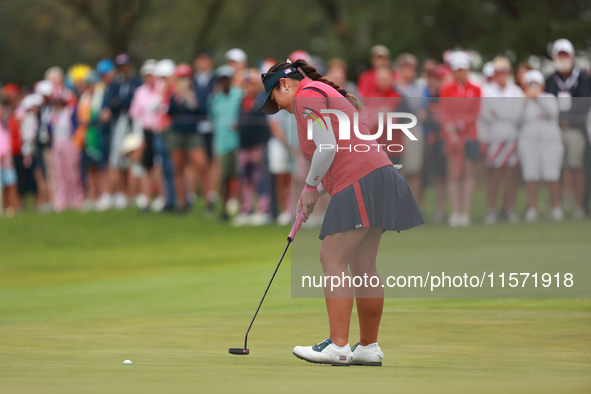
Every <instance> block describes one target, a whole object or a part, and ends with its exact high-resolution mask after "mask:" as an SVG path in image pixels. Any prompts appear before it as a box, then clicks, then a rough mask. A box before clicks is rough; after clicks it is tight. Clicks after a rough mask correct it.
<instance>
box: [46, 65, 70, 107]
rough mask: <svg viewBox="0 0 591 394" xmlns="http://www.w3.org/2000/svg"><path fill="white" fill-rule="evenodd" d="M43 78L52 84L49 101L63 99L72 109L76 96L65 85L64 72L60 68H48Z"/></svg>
mask: <svg viewBox="0 0 591 394" xmlns="http://www.w3.org/2000/svg"><path fill="white" fill-rule="evenodd" d="M44 78H45V79H46V80H48V81H50V82H51V83H52V84H53V89H52V90H51V100H56V99H63V100H65V101H66V103H67V104H68V105H69V106H71V107H73V106H75V105H76V101H77V99H76V95H75V94H74V92H72V91H71V90H70V89H68V88H67V87H66V85H65V75H64V70H63V69H62V68H61V67H58V66H54V67H50V68H48V69H47V71H45V74H44Z"/></svg>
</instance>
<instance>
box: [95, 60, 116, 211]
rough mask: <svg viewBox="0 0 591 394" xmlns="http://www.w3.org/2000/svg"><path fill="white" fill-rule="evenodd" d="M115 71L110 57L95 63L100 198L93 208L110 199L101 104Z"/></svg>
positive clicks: (106, 125) (107, 134)
mask: <svg viewBox="0 0 591 394" xmlns="http://www.w3.org/2000/svg"><path fill="white" fill-rule="evenodd" d="M116 71H117V70H116V68H115V63H114V62H113V61H112V60H111V59H101V60H99V62H98V63H97V64H96V73H97V74H98V81H97V83H96V84H95V85H94V89H93V92H92V100H91V111H92V113H98V119H96V120H95V122H96V127H97V130H98V131H99V140H100V150H101V154H100V161H99V163H98V169H99V185H100V187H99V193H100V198H99V200H98V201H97V203H96V205H95V208H98V207H99V206H101V205H105V204H108V203H110V200H111V198H110V197H109V194H108V190H109V179H108V171H106V168H107V163H108V159H109V151H110V145H111V144H110V142H111V126H110V121H109V110H108V109H106V108H104V106H103V104H104V102H105V96H106V94H107V91H108V90H109V88H110V86H111V84H112V83H113V81H114V80H115V76H116Z"/></svg>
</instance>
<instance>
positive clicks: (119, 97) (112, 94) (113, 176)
mask: <svg viewBox="0 0 591 394" xmlns="http://www.w3.org/2000/svg"><path fill="white" fill-rule="evenodd" d="M115 65H116V66H117V75H116V77H115V80H114V81H113V83H112V84H111V86H110V87H109V89H108V90H107V92H106V94H105V98H104V103H103V107H104V108H105V111H104V115H103V119H104V120H109V121H110V127H111V131H110V147H109V158H108V167H109V169H108V171H109V175H108V176H109V182H108V183H109V184H108V189H107V194H105V195H104V198H101V200H102V201H101V204H100V206H99V207H98V208H99V210H105V209H109V208H110V207H111V206H115V208H117V209H123V208H125V207H126V206H127V204H128V201H129V200H128V190H127V188H126V178H127V170H128V167H129V162H128V160H127V158H126V157H125V156H124V155H123V154H122V152H121V147H122V144H123V139H124V138H125V136H126V135H127V134H128V133H130V132H131V120H130V119H129V114H128V112H129V106H130V105H131V100H132V98H133V95H134V93H135V90H136V89H137V88H138V86H140V85H141V84H142V81H141V79H140V78H139V77H138V76H137V75H136V72H135V66H134V63H133V60H132V59H131V56H129V55H128V54H126V53H121V54H119V55H117V56H116V57H115ZM103 202H104V203H103Z"/></svg>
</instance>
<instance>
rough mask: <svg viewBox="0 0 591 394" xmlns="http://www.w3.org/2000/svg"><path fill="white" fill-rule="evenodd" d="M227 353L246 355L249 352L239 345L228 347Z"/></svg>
mask: <svg viewBox="0 0 591 394" xmlns="http://www.w3.org/2000/svg"><path fill="white" fill-rule="evenodd" d="M228 353H230V354H236V355H239V356H246V355H247V354H248V353H249V352H248V349H244V348H241V347H231V348H230V349H228Z"/></svg>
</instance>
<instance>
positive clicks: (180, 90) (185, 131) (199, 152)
mask: <svg viewBox="0 0 591 394" xmlns="http://www.w3.org/2000/svg"><path fill="white" fill-rule="evenodd" d="M175 74H176V77H177V83H176V85H175V86H174V88H173V91H172V94H171V96H170V100H169V105H168V115H170V116H171V120H172V124H171V126H170V129H169V130H168V132H167V141H166V142H167V146H168V149H169V150H170V151H171V152H172V162H173V165H174V170H175V171H174V180H175V181H174V184H175V193H176V197H177V207H178V208H179V210H180V211H181V212H186V211H187V210H188V208H189V207H190V205H191V204H193V203H194V201H195V200H196V198H197V196H196V194H195V190H196V189H197V187H196V186H197V185H196V182H195V181H198V182H199V185H200V188H201V190H202V192H203V195H204V196H205V195H207V191H208V187H209V186H208V177H207V175H208V174H207V171H206V169H207V153H206V150H205V141H204V138H203V135H202V134H200V133H199V131H198V129H197V127H198V126H197V125H198V122H199V114H198V112H197V111H198V109H199V107H200V106H201V105H203V106H205V105H207V102H203V103H201V102H199V100H197V96H196V94H195V90H194V89H193V81H192V80H193V69H192V68H191V66H189V65H188V64H186V63H183V64H179V65H178V66H177V68H176V71H175ZM186 162H187V163H188V165H189V168H188V169H190V170H191V171H186V169H187V168H186V166H185V163H186ZM189 174H190V175H192V177H190V178H191V179H190V182H186V181H185V180H186V179H187V178H189ZM195 176H196V177H197V180H195V179H193V178H194V177H195ZM186 183H188V184H189V188H188V189H187V188H186V187H185V184H186Z"/></svg>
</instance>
